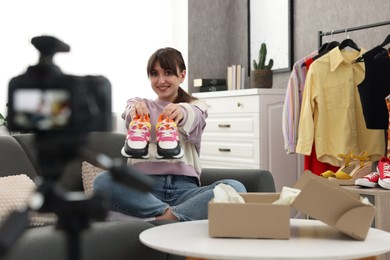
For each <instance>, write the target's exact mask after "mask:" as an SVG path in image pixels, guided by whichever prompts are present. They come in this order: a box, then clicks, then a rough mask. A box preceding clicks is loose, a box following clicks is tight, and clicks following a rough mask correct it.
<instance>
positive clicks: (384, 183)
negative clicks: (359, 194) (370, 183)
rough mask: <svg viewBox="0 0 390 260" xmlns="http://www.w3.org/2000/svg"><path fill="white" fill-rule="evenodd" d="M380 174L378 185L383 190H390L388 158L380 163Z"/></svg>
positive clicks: (389, 164)
mask: <svg viewBox="0 0 390 260" xmlns="http://www.w3.org/2000/svg"><path fill="white" fill-rule="evenodd" d="M378 172H379V180H378V184H379V185H380V186H381V187H382V188H385V189H388V190H390V159H389V158H388V157H382V158H381V160H380V161H379V162H378Z"/></svg>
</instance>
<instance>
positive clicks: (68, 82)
mask: <svg viewBox="0 0 390 260" xmlns="http://www.w3.org/2000/svg"><path fill="white" fill-rule="evenodd" d="M31 43H32V44H33V45H34V46H35V48H36V49H38V51H39V52H40V58H39V62H38V64H36V65H34V66H30V67H28V69H27V71H26V73H25V74H22V75H19V76H17V77H14V78H12V79H11V81H10V84H9V91H8V127H9V129H10V130H11V131H22V132H29V131H33V132H38V133H47V132H50V133H51V132H53V133H73V134H74V133H79V134H84V133H87V132H91V131H110V130H111V129H112V123H111V122H112V115H111V84H110V82H109V81H108V80H107V79H106V78H105V77H103V76H73V75H66V74H63V73H62V72H61V70H60V68H59V67H58V66H56V65H55V64H54V63H53V56H54V54H56V53H58V52H69V50H70V47H69V45H67V44H66V43H64V42H62V41H60V40H58V39H56V38H54V37H51V36H39V37H35V38H33V39H32V40H31Z"/></svg>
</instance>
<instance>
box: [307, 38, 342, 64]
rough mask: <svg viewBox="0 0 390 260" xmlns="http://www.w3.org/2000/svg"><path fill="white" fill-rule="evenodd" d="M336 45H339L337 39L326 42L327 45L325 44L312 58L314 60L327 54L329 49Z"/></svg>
mask: <svg viewBox="0 0 390 260" xmlns="http://www.w3.org/2000/svg"><path fill="white" fill-rule="evenodd" d="M337 46H340V43H339V42H338V41H331V42H330V43H328V45H327V46H326V48H325V49H324V50H323V51H322V52H319V54H318V55H316V56H314V57H313V60H316V59H318V58H320V57H322V56H324V55H325V54H327V53H328V52H329V51H331V50H333V49H334V48H336V47H337Z"/></svg>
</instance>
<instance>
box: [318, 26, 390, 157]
mask: <svg viewBox="0 0 390 260" xmlns="http://www.w3.org/2000/svg"><path fill="white" fill-rule="evenodd" d="M384 25H390V21H384V22H379V23H372V24H366V25H361V26H355V27H350V28H346V29H339V30H334V31H329V32H323V31H318V48H321V46H322V37H323V36H330V35H334V34H339V33H347V32H352V31H357V30H364V29H369V28H374V27H379V26H384ZM384 132H385V156H386V154H387V140H388V138H389V136H388V131H387V129H385V130H384Z"/></svg>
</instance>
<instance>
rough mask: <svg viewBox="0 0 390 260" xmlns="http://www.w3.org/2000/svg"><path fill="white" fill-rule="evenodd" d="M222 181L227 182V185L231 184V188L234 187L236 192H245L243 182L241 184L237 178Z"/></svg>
mask: <svg viewBox="0 0 390 260" xmlns="http://www.w3.org/2000/svg"><path fill="white" fill-rule="evenodd" d="M222 182H223V183H225V184H227V185H230V186H232V187H233V189H235V190H236V191H237V192H246V188H245V186H244V184H242V183H241V182H239V181H237V180H232V179H227V180H223V181H222Z"/></svg>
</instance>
